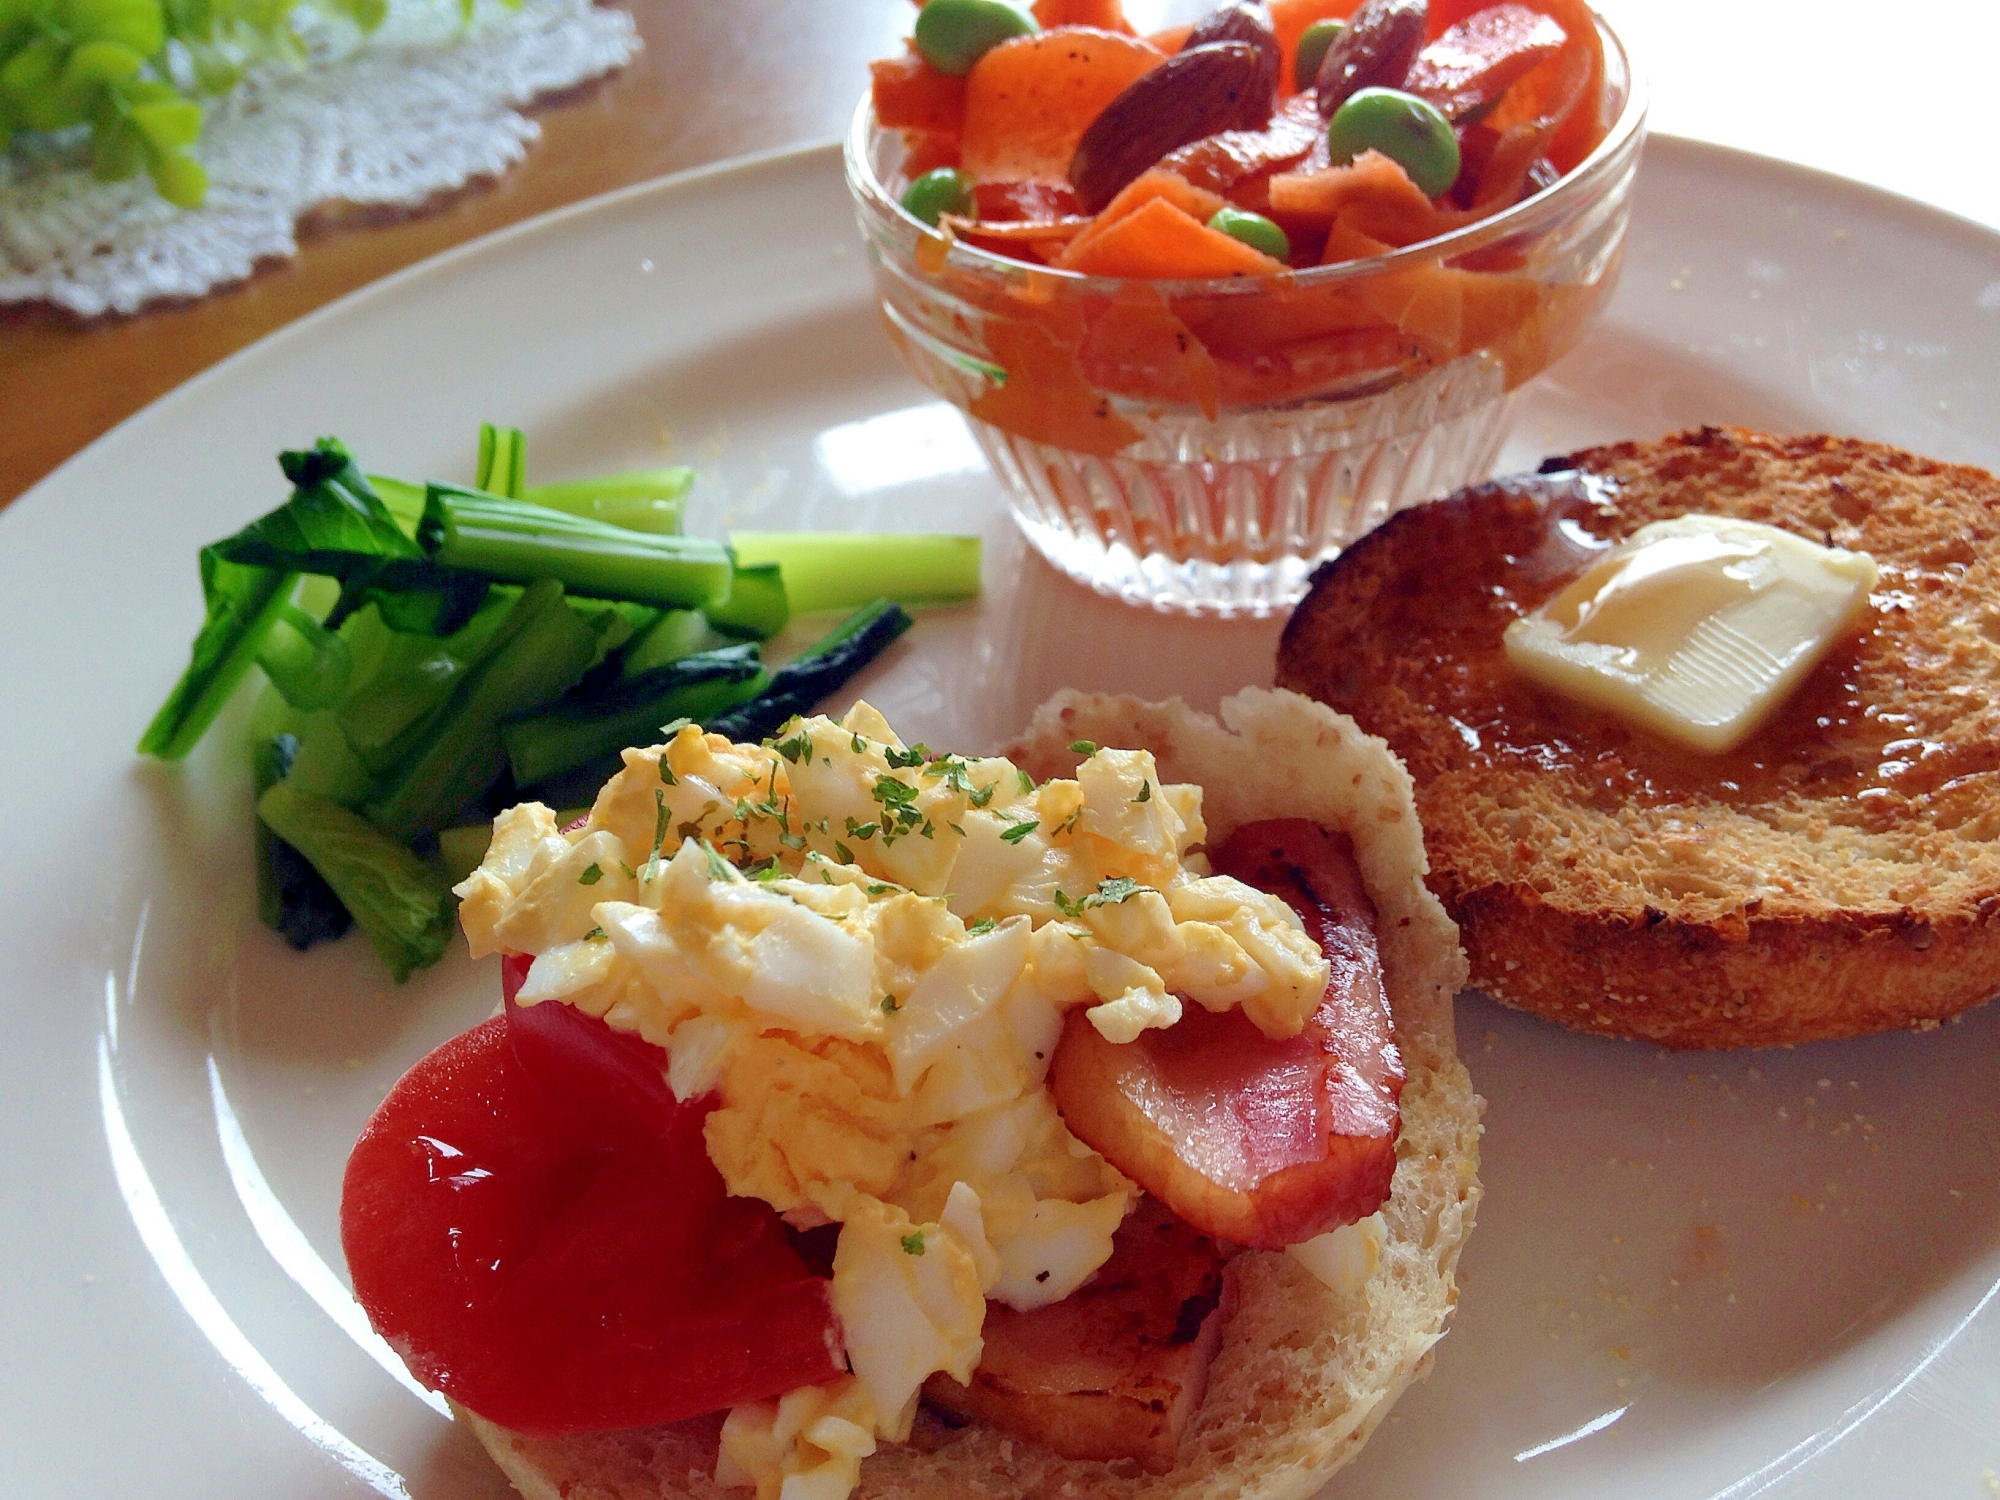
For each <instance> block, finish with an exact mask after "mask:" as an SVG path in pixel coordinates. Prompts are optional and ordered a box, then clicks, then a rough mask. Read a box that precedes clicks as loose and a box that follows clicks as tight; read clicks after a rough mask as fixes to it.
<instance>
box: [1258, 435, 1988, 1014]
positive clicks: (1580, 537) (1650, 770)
mask: <svg viewBox="0 0 2000 1500" xmlns="http://www.w3.org/2000/svg"><path fill="white" fill-rule="evenodd" d="M1691 513H1709V514H1718V515H1725V516H1731V517H1738V518H1742V519H1747V520H1753V521H1761V522H1765V523H1767V524H1770V525H1773V526H1778V527H1782V528H1783V529H1785V530H1788V531H1792V532H1795V533H1797V534H1799V535H1801V536H1805V537H1808V538H1810V539H1812V540H1814V541H1818V542H1822V543H1825V544H1829V545H1833V546H1838V547H1844V548H1849V549H1853V550H1858V551H1864V552H1867V553H1869V554H1870V555H1872V556H1873V557H1874V558H1875V560H1876V562H1877V564H1878V565H1879V567H1880V570H1881V577H1880V583H1879V585H1878V587H1877V589H1876V591H1875V592H1874V594H1873V595H1872V596H1871V598H1870V601H1869V611H1868V613H1867V616H1866V617H1865V619H1864V621H1863V624H1862V627H1861V628H1860V630H1859V632H1858V633H1856V634H1854V635H1853V636H1851V637H1850V638H1847V639H1845V640H1843V641H1842V642H1840V643H1839V644H1837V645H1836V646H1835V647H1834V649H1833V650H1832V652H1831V654H1830V655H1829V656H1828V657H1827V658H1826V659H1825V660H1824V661H1822V662H1821V664H1820V665H1819V666H1818V667H1817V668H1816V669H1815V670H1814V672H1813V673H1812V675H1811V676H1810V677H1809V678H1808V679H1807V680H1806V681H1805V683H1804V684H1803V685H1802V686H1801V687H1800V688H1799V690H1798V691H1797V692H1796V693H1795V694H1794V695H1793V696H1792V697H1791V698H1790V699H1789V700H1788V701H1787V702H1786V704H1785V705H1784V707H1783V708H1782V709H1780V710H1779V711H1778V713H1777V714H1776V715H1775V717H1774V718H1773V719H1772V720H1771V721H1769V722H1768V723H1766V724H1765V725H1764V726H1763V727H1762V728H1760V729H1759V730H1758V731H1757V732H1756V733H1755V734H1754V735H1752V737H1751V738H1750V739H1749V740H1748V741H1747V742H1746V743H1745V744H1743V745H1742V746H1740V747H1739V748H1737V749H1736V750H1734V751H1731V752H1729V753H1727V754H1724V755H1720V756H1709V755H1702V754H1699V753H1696V752H1693V751H1689V750H1685V749H1681V748H1678V747H1675V746H1673V745H1671V744H1669V743H1667V742H1666V741H1664V740H1662V739H1660V738H1658V737H1656V736H1654V735H1652V734H1649V733H1648V732H1646V731H1644V730H1641V729H1637V728H1634V727H1631V726H1629V725H1627V724H1624V723H1622V722H1620V721H1618V720H1616V719H1614V718H1612V717H1611V716H1609V715H1607V714H1605V713H1603V712H1601V711H1599V710H1596V709H1591V708H1586V707H1582V706H1580V705H1577V704H1574V703H1571V702H1568V701H1566V700H1564V699H1562V698H1560V697H1558V696H1556V695H1554V694H1552V693H1549V692H1547V691H1545V690H1543V689H1541V688H1539V687H1537V686H1535V685H1534V684H1532V683H1530V682H1529V681H1528V680H1526V679H1525V678H1523V677H1521V676H1519V675H1518V674H1516V673H1515V672H1514V671H1512V670H1511V669H1510V668H1509V666H1508V663H1507V658H1506V655H1505V652H1504V650H1503V647H1502V639H1501V637H1502V632H1503V631H1504V630H1505V629H1506V627H1507V625H1508V623H1509V622H1510V621H1512V620H1513V619H1515V618H1517V617H1518V616H1520V615H1521V614H1523V613H1525V612H1527V611H1530V610H1533V609H1534V608H1536V607H1537V606H1538V605H1540V604H1541V603H1543V602H1544V601H1545V600H1546V599H1548V598H1549V597H1550V596H1551V595H1553V594H1554V593H1556V592H1557V591H1558V590H1559V589H1561V588H1562V587H1563V586H1564V585H1565V584H1566V583H1568V582H1569V581H1570V580H1571V579H1572V578H1574V577H1576V576H1577V575H1578V574H1580V573H1581V572H1582V571H1583V570H1584V567H1585V566H1586V564H1587V561H1588V560H1589V558H1590V556H1591V550H1590V544H1591V542H1592V541H1593V539H1594V540H1597V541H1607V540H1616V539H1620V538H1623V537H1625V536H1627V535H1629V534H1630V533H1631V532H1633V531H1635V530H1637V529H1638V528H1639V527H1641V526H1643V525H1645V524H1647V523H1648V522H1652V521H1658V520H1663V519H1666V518H1668V517H1672V516H1680V515H1685V514H1691ZM1277 677H1278V681H1279V683H1280V684H1281V685H1283V686H1285V687H1288V688H1292V689H1295V690H1297V691H1299V692H1302V693H1306V694H1309V695H1310V696H1312V697H1314V698H1317V699H1319V700H1320V701H1321V702H1324V703H1327V704H1329V705H1331V706H1333V707H1335V708H1337V709H1339V710H1341V711H1342V712H1343V713H1347V714H1351V715H1352V716H1353V717H1354V719H1355V720H1356V721H1357V722H1358V723H1359V724H1360V725H1361V726H1362V727H1363V728H1364V729H1367V730H1368V731H1370V732H1372V733H1374V734H1379V735H1381V736H1382V737H1383V738H1384V739H1385V740H1387V741H1388V743H1389V745H1390V747H1391V748H1392V749H1393V750H1394V751H1395V752H1396V754H1397V755H1398V756H1400V757H1401V758H1402V760H1403V761H1404V763H1405V764H1406V765H1407V766H1408V767H1409V770H1410V773H1411V775H1412V776H1413V777H1414V778H1415V780H1416V798H1417V810H1418V814H1419V817H1420V819H1421V821H1422V824H1423V829H1424V841H1425V846H1426V849H1427V850H1428V852H1429V856H1430V876H1429V879H1430V884H1431V888H1432V889H1433V890H1434V891H1435V892H1436V893H1437V894H1438V896H1439V898H1440V899H1441V900H1442V901H1443V902H1444V905H1445V908H1446V910H1448V911H1449V912H1450V913H1451V914H1452V916H1453V917H1454V918H1456V919H1457V921H1458V923H1459V926H1460V931H1461V935H1462V939H1463V941H1464V944H1465V948H1466V952H1467V956H1468V958H1469V959H1470V962H1471V966H1472V982H1473V983H1474V984H1475V985H1476V986H1478V987H1479V988H1481V989H1483V990H1485V991H1486V992H1487V993H1489V994H1491V995H1493V996H1494V997H1495V998H1497V999H1499V1000H1501V1001H1503V1002H1505V1003H1507V1004H1509V1005H1513V1006H1517V1007H1519V1008H1521V1009H1523V1010H1529V1011H1533V1012H1535V1013H1537V1014H1539V1015H1542V1016H1546V1017H1548V1018H1550V1019H1552V1020H1556V1021H1560V1022H1561V1023H1562V1024H1563V1025H1565V1026H1570V1027H1574V1028H1577V1029H1579V1030H1585V1031H1595V1032H1603V1033H1608V1034H1610V1035H1615V1036H1626V1037H1639V1038H1646V1039H1649V1040H1652V1041H1657V1042H1662V1043H1666V1044H1668V1045H1671V1046H1676V1047H1747V1046H1770V1045H1775V1044H1790V1043H1796V1042H1806V1041H1813V1040H1817V1039H1821V1038H1829V1037H1845V1036H1855V1035H1860V1034H1863V1033H1868V1032H1878V1031H1885V1030H1890V1029H1894V1028H1898V1027H1919V1028H1923V1027H1930V1026H1935V1025H1936V1024H1937V1023H1938V1022H1940V1021H1942V1020H1944V1019H1946V1018H1948V1017H1951V1016H1954V1015H1957V1014H1958V1013H1959V1012H1961V1011H1963V1010H1965V1009H1966V1008H1967V1007H1969V1006H1972V1005H1977V1004H1979V1003H1980V1002H1981V1001H1983V1000H1986V999H1987V998H1989V997H1990V996H1992V995H1993V994H1994V993H1995V992H1996V991H2000V481H1996V480H1995V478H1994V477H1993V476H1992V475H1991V474H1988V473H1986V472H1984V471H1982V470H1979V469H1974V468H1968V467H1965V466H1962V465H1953V464H1944V463H1937V462H1934V461H1932V460H1930V459H1925V458H1920V457H1918V456H1916V455H1915V454H1911V453H1906V452H1903V451H1902V450H1900V449H1896V448H1890V447H1887V446H1884V445H1883V444H1880V443H1870V442H1863V441H1860V440H1858V439H1853V438H1838V437H1826V436H1809V437H1793V438H1780V437H1770V436H1766V435H1764V434H1761V433H1754V432H1748V431H1743V430H1740V429H1716V428H1704V429H1702V430H1700V431H1696V432H1687V433H1682V434H1680V435H1678V436H1674V437H1669V438H1664V439H1662V440H1660V441H1658V442H1650V443H1621V444H1617V445H1615V446H1612V447H1606V448H1593V449H1588V450H1586V451H1583V452H1580V453H1572V454H1569V455H1567V456H1566V457H1562V458H1556V459H1550V460H1549V461H1548V462H1546V463H1545V464H1543V466H1542V470H1541V472H1540V473H1539V474H1536V475H1530V476H1524V477H1520V478H1515V479H1504V480H1497V481H1494V482H1492V483H1489V484H1484V485H1477V486H1474V487H1472V488H1470V489H1466V490H1462V491H1460V492H1458V493H1457V494H1455V495H1452V496H1450V497H1449V498H1447V499H1445V500H1442V501H1439V502H1437V503H1435V504H1431V505H1427V506H1422V507H1419V508H1417V509H1414V510H1410V511H1406V512H1404V513H1403V514H1401V515H1398V516H1396V517H1395V518H1394V519H1392V520H1391V521H1390V522H1389V523H1388V524H1387V525H1385V526H1383V527H1382V528H1381V529H1380V530H1378V531H1376V532H1374V533H1373V534H1372V535H1370V536H1368V537H1367V538H1365V539H1363V540H1362V541H1361V542H1360V543H1358V544H1357V545H1356V546H1354V547H1352V548H1350V549H1349V550H1348V551H1347V552H1345V553H1344V554H1342V555H1341V556H1340V557H1339V558H1338V559H1336V560H1334V561H1333V562H1330V563H1328V564H1326V565H1325V566H1323V567H1322V568H1321V569H1320V570H1319V571H1318V573H1317V574H1316V575H1315V577H1314V581H1313V586H1312V590H1311V592H1310V593H1309V594H1308V596H1307V597H1306V599H1305V600H1304V601H1303V602H1302V603H1301V604H1300V605H1299V607H1298V610H1297V612H1296V613H1295V614H1294V615H1293V617H1292V619H1291V622H1290V624H1289V625H1288V626H1287V628H1286V630H1285V633H1284V637H1283V642H1282V644H1281V646H1280V648H1279V654H1278V669H1277Z"/></svg>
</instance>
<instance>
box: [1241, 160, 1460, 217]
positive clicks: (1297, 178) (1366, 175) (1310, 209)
mask: <svg viewBox="0 0 2000 1500" xmlns="http://www.w3.org/2000/svg"><path fill="white" fill-rule="evenodd" d="M1360 198H1372V199H1377V200H1381V201H1384V202H1388V203H1393V204H1400V205H1403V206H1405V207H1407V208H1408V209H1409V210H1410V211H1412V212H1417V211H1425V212H1428V211H1429V209H1430V206H1431V200H1430V199H1428V198H1426V197H1425V196H1424V193H1423V189H1422V188H1420V187H1418V186H1417V185H1416V184H1415V183H1414V182H1412V181H1410V174H1409V173H1407V172H1405V171H1404V170H1403V168H1402V166H1401V164H1399V163H1398V162H1396V161H1394V160H1392V159H1391V158H1390V157H1387V156H1384V155H1383V154H1382V153H1381V152H1380V151H1364V152H1362V153H1361V154H1360V155H1359V156H1357V157H1355V158H1354V160H1353V161H1351V162H1349V163H1348V164H1347V165H1346V166H1344V167H1326V168H1323V169H1321V170H1320V171H1317V172H1280V173H1278V174H1276V175H1275V176H1274V177H1272V178H1271V212H1272V213H1273V214H1274V215H1276V216H1277V217H1278V218H1279V219H1281V220H1282V219H1297V220H1301V221H1304V222H1309V223H1316V224H1330V223H1332V222H1333V220H1334V219H1335V218H1337V217H1339V214H1340V211H1341V210H1342V209H1343V208H1345V207H1347V205H1348V204H1350V203H1352V202H1354V201H1355V200H1357V199H1360Z"/></svg>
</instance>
